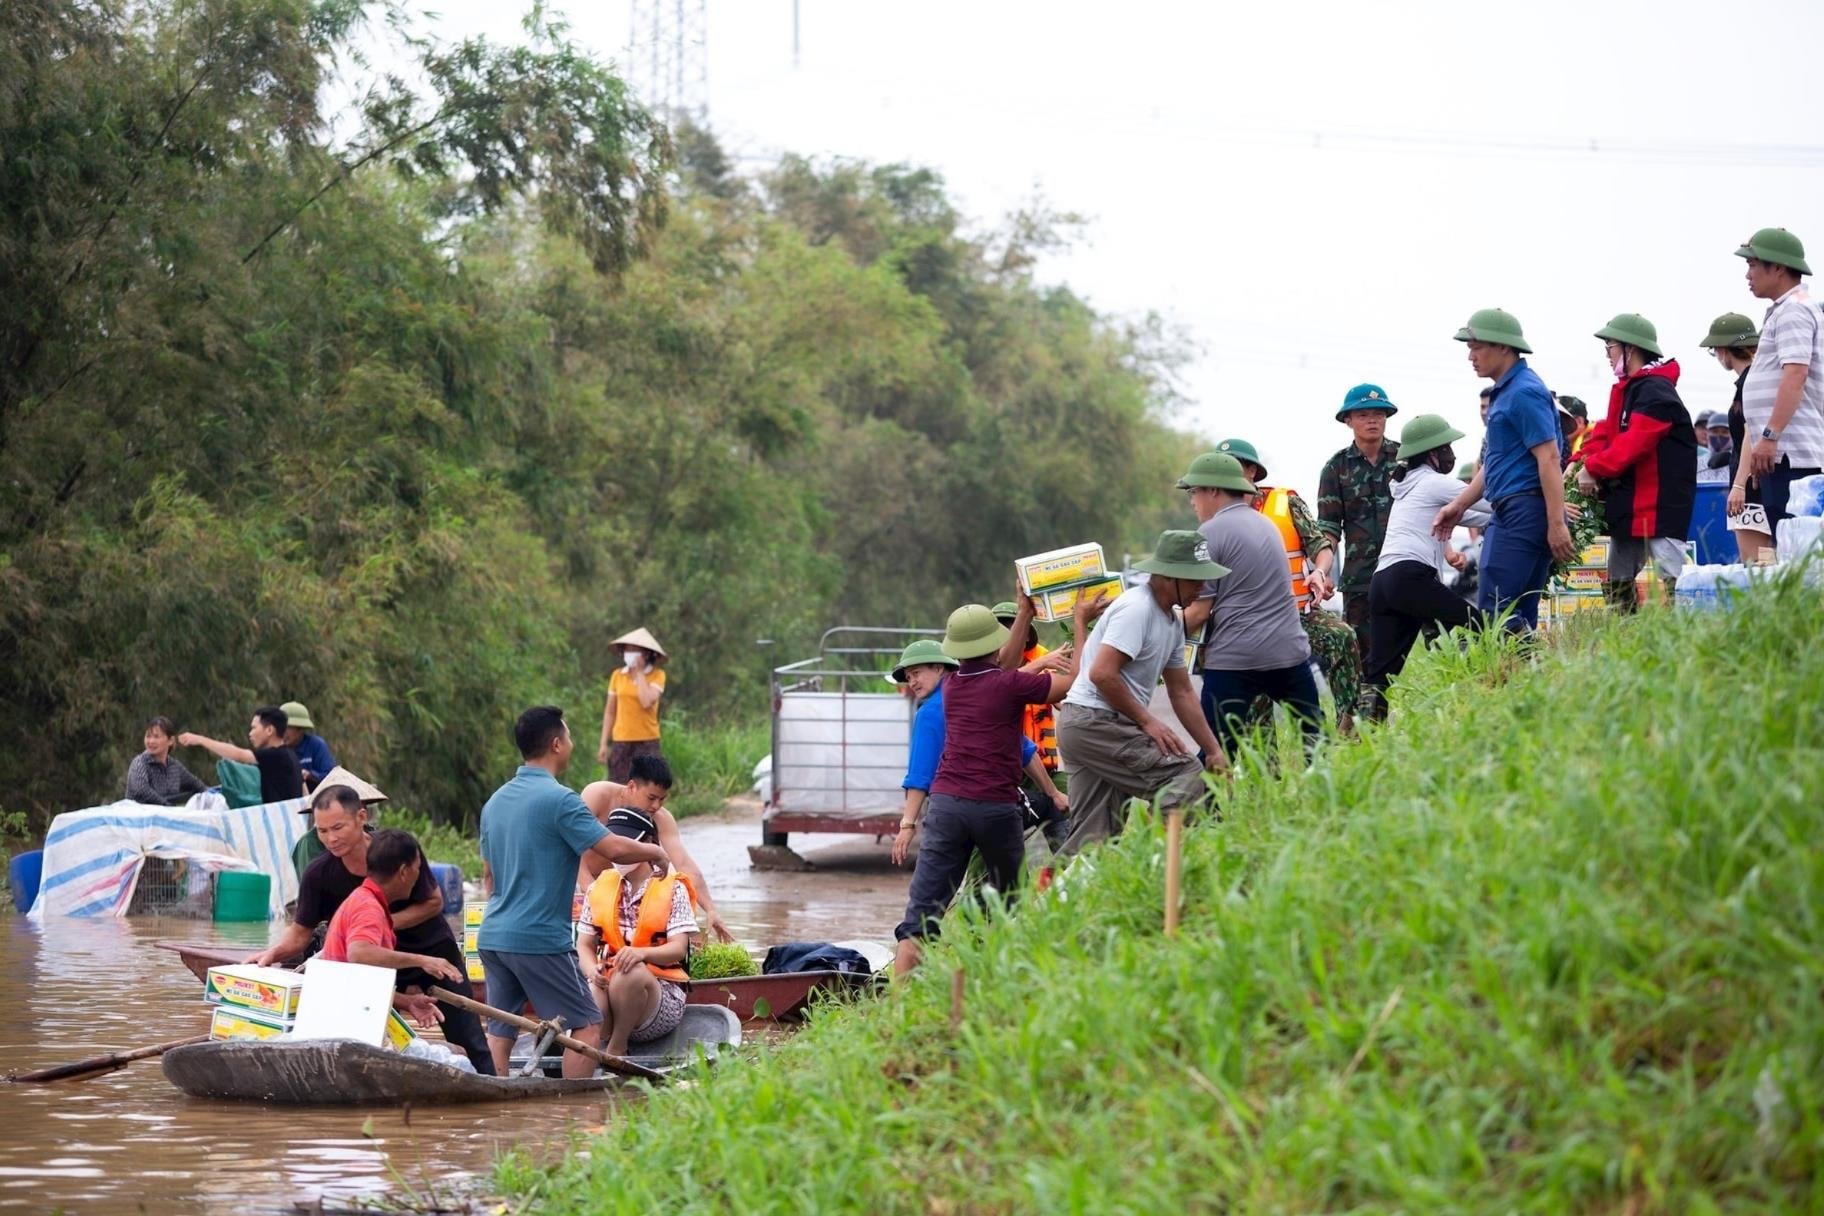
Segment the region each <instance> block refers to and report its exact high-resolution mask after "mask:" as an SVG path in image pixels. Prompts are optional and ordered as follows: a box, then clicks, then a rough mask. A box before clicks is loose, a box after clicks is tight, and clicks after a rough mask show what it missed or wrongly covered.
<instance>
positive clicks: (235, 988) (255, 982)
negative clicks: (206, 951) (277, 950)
mask: <svg viewBox="0 0 1824 1216" xmlns="http://www.w3.org/2000/svg"><path fill="white" fill-rule="evenodd" d="M303 991H304V977H303V976H302V975H299V974H298V973H297V972H296V971H286V970H285V969H284V968H282V967H255V966H254V965H252V964H251V963H235V964H232V965H230V966H226V967H211V968H209V974H208V975H207V976H205V977H204V979H203V999H204V1000H206V1001H210V1002H212V1003H216V1002H219V1003H221V1004H224V1005H238V1006H240V1007H241V1008H243V1009H257V1010H261V1011H263V1012H265V1013H270V1014H275V1015H276V1016H278V1017H282V1018H294V1017H296V1016H297V1015H298V997H299V995H300V994H302V993H303Z"/></svg>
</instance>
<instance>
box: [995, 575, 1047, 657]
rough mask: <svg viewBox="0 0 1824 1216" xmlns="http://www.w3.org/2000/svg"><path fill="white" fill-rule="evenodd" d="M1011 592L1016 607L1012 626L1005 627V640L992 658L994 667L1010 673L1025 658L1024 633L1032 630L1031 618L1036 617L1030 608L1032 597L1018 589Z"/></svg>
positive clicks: (1035, 613) (1031, 607)
mask: <svg viewBox="0 0 1824 1216" xmlns="http://www.w3.org/2000/svg"><path fill="white" fill-rule="evenodd" d="M1013 590H1014V599H1013V602H1014V603H1015V604H1016V605H1018V607H1017V608H1015V610H1014V614H1013V624H1011V625H1009V626H1007V640H1006V641H1005V642H1002V643H1001V649H1000V652H999V653H998V654H996V655H995V656H994V665H995V666H996V667H999V668H1000V669H1001V670H1002V671H1012V670H1013V669H1014V668H1016V667H1018V666H1019V665H1020V660H1021V659H1022V658H1024V657H1025V656H1026V632H1027V631H1028V630H1029V629H1031V628H1032V618H1033V617H1034V616H1036V615H1038V614H1037V612H1036V611H1035V610H1034V608H1033V606H1032V597H1031V596H1029V595H1027V594H1026V593H1025V592H1023V591H1021V590H1020V589H1019V588H1018V587H1015V588H1014V589H1013Z"/></svg>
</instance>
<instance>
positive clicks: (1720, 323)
mask: <svg viewBox="0 0 1824 1216" xmlns="http://www.w3.org/2000/svg"><path fill="white" fill-rule="evenodd" d="M1697 344H1698V345H1699V346H1710V347H1716V346H1759V345H1760V344H1761V335H1760V332H1759V331H1758V330H1756V329H1755V328H1754V322H1753V321H1752V320H1750V319H1749V318H1747V317H1744V316H1743V315H1742V314H1741V313H1739V312H1726V313H1724V314H1723V315H1722V316H1720V317H1718V318H1717V319H1716V320H1714V321H1712V322H1710V332H1709V333H1707V334H1705V335H1704V336H1703V337H1702V338H1701V339H1699V340H1698V343H1697Z"/></svg>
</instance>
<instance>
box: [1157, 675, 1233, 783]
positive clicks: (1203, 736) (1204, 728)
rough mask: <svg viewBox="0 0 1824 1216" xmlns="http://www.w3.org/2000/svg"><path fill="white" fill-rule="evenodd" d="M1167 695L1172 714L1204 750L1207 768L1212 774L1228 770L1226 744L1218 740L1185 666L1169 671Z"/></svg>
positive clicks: (1166, 680)
mask: <svg viewBox="0 0 1824 1216" xmlns="http://www.w3.org/2000/svg"><path fill="white" fill-rule="evenodd" d="M1165 695H1166V699H1167V700H1169V701H1171V703H1172V712H1173V713H1175V714H1177V715H1178V722H1179V724H1180V725H1182V726H1183V727H1184V729H1185V730H1186V731H1188V732H1190V736H1191V738H1193V739H1195V740H1196V741H1197V746H1198V747H1200V748H1202V749H1203V767H1204V769H1205V770H1206V771H1208V772H1212V773H1221V772H1226V771H1228V767H1229V758H1228V757H1227V756H1226V755H1224V754H1223V751H1222V744H1220V743H1218V742H1217V741H1216V734H1215V732H1214V731H1212V730H1211V729H1210V723H1209V719H1207V718H1205V717H1204V716H1203V706H1201V705H1199V704H1198V703H1197V693H1196V691H1195V690H1194V689H1192V688H1191V673H1190V672H1189V671H1188V670H1186V669H1185V668H1183V667H1168V668H1166V669H1165Z"/></svg>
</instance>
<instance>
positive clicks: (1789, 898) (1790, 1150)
mask: <svg viewBox="0 0 1824 1216" xmlns="http://www.w3.org/2000/svg"><path fill="white" fill-rule="evenodd" d="M1821 626H1824V614H1821V613H1820V610H1819V607H1818V603H1817V598H1816V593H1815V592H1806V591H1803V590H1801V589H1798V588H1792V587H1788V588H1784V589H1772V590H1769V591H1766V592H1763V593H1758V594H1757V595H1756V596H1755V597H1754V598H1753V599H1752V600H1751V601H1750V604H1749V606H1748V607H1747V608H1746V609H1744V610H1741V611H1738V612H1735V613H1733V614H1728V615H1701V614H1700V615H1691V614H1674V613H1671V612H1665V611H1650V612H1648V613H1646V614H1644V615H1643V616H1641V617H1640V618H1637V619H1634V620H1627V621H1603V622H1598V623H1595V624H1594V625H1592V626H1591V627H1589V628H1579V629H1577V630H1574V631H1569V632H1567V633H1566V634H1565V635H1562V636H1560V637H1559V638H1557V639H1555V640H1554V641H1553V643H1552V644H1551V645H1550V646H1549V647H1548V648H1547V649H1546V650H1545V651H1544V652H1543V653H1542V654H1541V655H1540V656H1539V657H1538V659H1537V660H1535V661H1533V662H1531V663H1527V662H1524V661H1521V660H1518V659H1517V658H1516V657H1515V656H1513V655H1512V654H1511V653H1510V652H1508V651H1506V650H1504V649H1503V648H1502V646H1501V645H1500V644H1499V643H1498V642H1495V641H1493V640H1485V641H1484V642H1483V643H1482V644H1480V645H1478V646H1477V647H1475V648H1474V649H1472V650H1471V651H1470V652H1469V653H1468V654H1466V655H1457V654H1455V653H1451V654H1448V655H1446V654H1435V653H1434V654H1432V655H1429V656H1427V657H1425V658H1423V659H1419V660H1415V663H1414V664H1413V666H1412V667H1410V668H1409V671H1408V676H1407V678H1406V680H1405V681H1404V682H1403V686H1402V688H1401V690H1400V696H1399V700H1398V702H1397V704H1398V708H1399V713H1398V715H1397V717H1396V720H1395V721H1394V722H1393V723H1392V724H1391V725H1389V726H1388V727H1386V728H1384V729H1378V730H1374V729H1371V730H1369V731H1368V732H1367V736H1366V738H1365V739H1364V740H1362V741H1361V742H1360V743H1359V744H1355V745H1351V746H1342V747H1336V748H1333V749H1331V750H1329V751H1328V752H1327V753H1326V754H1325V756H1324V757H1323V758H1322V759H1320V761H1319V763H1318V764H1317V765H1315V766H1314V767H1313V768H1312V769H1311V770H1310V771H1309V772H1306V771H1303V770H1302V769H1299V768H1297V767H1296V766H1294V767H1293V770H1292V771H1291V772H1290V774H1289V775H1288V776H1287V777H1286V778H1285V779H1284V780H1280V781H1263V780H1258V779H1256V780H1252V781H1247V782H1245V783H1243V784H1242V785H1241V786H1239V787H1238V788H1237V789H1236V790H1235V791H1234V793H1233V795H1232V796H1231V797H1230V798H1229V799H1228V801H1227V804H1226V806H1225V810H1224V820H1223V822H1222V823H1221V824H1220V825H1215V824H1208V823H1206V824H1203V825H1200V826H1198V827H1196V828H1195V829H1194V830H1193V831H1192V832H1190V833H1189V836H1188V841H1187V849H1186V858H1185V864H1186V872H1185V891H1186V898H1185V906H1184V926H1183V931H1182V933H1181V935H1180V936H1179V937H1178V938H1176V939H1173V940H1167V939H1165V938H1164V937H1163V936H1162V935H1161V933H1160V897H1161V888H1162V882H1161V874H1162V867H1163V858H1162V853H1163V850H1162V845H1161V839H1160V833H1159V832H1158V830H1157V829H1156V828H1155V827H1142V828H1137V829H1135V830H1133V831H1130V832H1129V834H1128V836H1127V838H1126V839H1124V840H1123V841H1122V842H1121V843H1120V844H1119V845H1118V846H1116V847H1113V848H1109V849H1105V850H1102V851H1100V852H1098V853H1097V854H1095V855H1094V856H1093V857H1092V858H1090V859H1087V860H1086V861H1085V862H1082V863H1079V865H1078V866H1077V867H1075V868H1073V869H1072V870H1071V871H1070V872H1069V874H1068V876H1067V878H1066V881H1065V882H1064V883H1063V885H1062V887H1061V888H1059V889H1057V890H1055V891H1054V893H1052V894H1050V895H1048V896H1046V897H1042V898H1037V899H1032V900H1029V901H1027V902H1026V903H1025V904H1023V905H1022V906H1021V908H1020V909H1019V911H1018V913H1017V915H1014V916H1011V917H1000V918H996V919H994V920H992V921H991V922H990V923H986V924H978V925H974V926H970V927H967V928H965V926H963V925H962V924H960V923H958V919H957V917H955V916H953V918H952V920H951V922H950V929H951V932H950V933H949V934H948V936H947V937H946V938H945V940H944V941H943V942H942V943H941V944H939V945H938V946H937V947H936V948H935V949H934V950H933V951H932V953H931V956H930V958H929V960H928V963H927V966H926V967H925V968H924V969H923V971H922V972H921V973H919V974H918V975H917V977H916V978H915V979H914V980H912V982H910V983H907V984H904V985H902V986H901V987H899V988H898V989H897V990H896V991H895V992H894V993H893V994H892V995H891V996H889V997H888V998H886V999H884V1000H882V1001H880V1002H878V1003H877V1004H874V1005H872V1006H869V1007H863V1008H859V1009H854V1010H839V1011H834V1012H832V1013H831V1014H829V1015H828V1016H826V1017H823V1018H820V1019H819V1020H818V1021H817V1022H816V1023H814V1024H813V1025H812V1026H811V1027H810V1028H809V1029H808V1030H807V1031H806V1032H805V1033H803V1034H802V1035H799V1036H798V1037H796V1038H795V1039H793V1040H792V1041H790V1042H787V1043H784V1044H781V1045H779V1046H778V1047H777V1048H776V1049H774V1050H773V1051H771V1052H770V1053H768V1054H767V1055H766V1056H764V1057H760V1058H754V1059H750V1060H746V1061H744V1062H743V1063H742V1064H741V1065H740V1066H738V1067H725V1068H721V1069H718V1070H716V1071H715V1072H714V1073H713V1075H711V1076H710V1077H708V1078H706V1079H705V1080H704V1081H703V1082H701V1083H699V1084H696V1085H694V1086H692V1087H689V1088H686V1089H677V1090H673V1091H668V1092H664V1093H661V1094H658V1095H655V1096H654V1097H653V1099H652V1100H651V1101H650V1102H649V1103H648V1104H646V1105H645V1106H644V1107H642V1108H641V1109H640V1111H639V1115H638V1118H637V1119H628V1120H623V1121H620V1122H618V1123H615V1124H612V1125H610V1126H609V1127H608V1128H607V1129H605V1131H604V1133H603V1135H602V1136H601V1137H600V1138H599V1139H597V1140H595V1141H592V1142H590V1143H588V1144H587V1145H586V1151H584V1152H576V1153H573V1154H572V1155H571V1156H570V1157H569V1158H568V1159H566V1161H565V1162H564V1163H563V1164H561V1165H559V1166H556V1167H538V1166H534V1165H531V1164H529V1163H528V1162H527V1161H526V1160H525V1159H523V1158H521V1157H519V1156H516V1155H511V1154H510V1155H509V1156H508V1157H507V1158H506V1159H505V1160H504V1162H503V1164H502V1166H501V1168H500V1170H499V1173H498V1181H499V1182H500V1183H501V1184H502V1185H503V1186H504V1187H506V1188H508V1189H509V1190H510V1191H512V1192H515V1193H517V1194H518V1195H519V1196H520V1197H521V1198H522V1199H523V1200H525V1201H527V1202H528V1204H529V1206H530V1207H532V1208H533V1209H534V1210H539V1211H550V1212H568V1211H585V1210H601V1209H603V1208H604V1207H607V1206H613V1207H616V1208H619V1207H626V1208H630V1209H631V1208H644V1207H653V1208H659V1207H663V1208H664V1209H665V1210H668V1211H683V1210H700V1211H709V1210H715V1211H751V1212H761V1211H805V1210H814V1211H820V1212H838V1211H865V1212H869V1213H884V1212H913V1211H916V1212H921V1213H922V1212H962V1211H971V1212H977V1211H990V1212H996V1211H999V1212H1012V1211H1028V1210H1042V1211H1046V1212H1088V1211H1097V1212H1102V1211H1134V1212H1159V1211H1180V1210H1184V1211H1211V1210H1232V1211H1275V1210H1284V1211H1313V1210H1351V1209H1375V1210H1379V1209H1386V1208H1405V1209H1408V1210H1436V1209H1439V1208H1442V1207H1459V1208H1465V1209H1469V1210H1510V1211H1538V1212H1547V1211H1549V1212H1560V1211H1567V1210H1576V1211H1605V1212H1606V1211H1613V1212H1645V1211H1652V1210H1661V1209H1673V1210H1716V1209H1733V1210H1742V1211H1749V1210H1752V1211H1766V1210H1793V1209H1800V1208H1806V1207H1809V1206H1813V1205H1815V1203H1816V1202H1817V1201H1818V1198H1819V1196H1818V1192H1817V1190H1816V1187H1817V1183H1816V1182H1815V1179H1816V1178H1817V1176H1818V1173H1819V1169H1820V1166H1824V1161H1821V1160H1820V1153H1821V1148H1820V1146H1821V1141H1820V1137H1819V1135H1818V1130H1817V1112H1818V1111H1819V1110H1820V1109H1824V1068H1821V1067H1820V1065H1821V1064H1824V1061H1821V1060H1820V1054H1821V1053H1824V1011H1821V1009H1820V1002H1819V1000H1818V993H1819V992H1820V991H1821V990H1824V922H1821V921H1820V917H1819V915H1818V909H1819V908H1820V907H1824V855H1821V854H1820V850H1819V849H1818V847H1817V844H1816V842H1817V840H1818V839H1819V837H1820V835H1821V831H1820V829H1824V744H1821V742H1820V740H1819V739H1818V737H1817V735H1816V729H1815V724H1816V722H1817V719H1818V706H1819V704H1820V703H1821V702H1824V648H1820V647H1819V646H1818V645H1817V641H1818V638H1819V636H1820V633H1821V632H1824V629H1821ZM1749 741H1752V744H1753V747H1754V755H1753V758H1752V760H1750V759H1748V758H1746V757H1745V756H1744V751H1745V744H1746V743H1748V742H1749ZM958 970H960V971H961V972H962V975H963V977H964V985H965V987H964V998H963V1001H962V1003H961V1005H960V1007H956V1006H953V1003H952V997H951V982H952V975H953V973H954V972H955V971H958ZM655 1146H662V1149H661V1148H655ZM655 1153H658V1154H659V1156H660V1157H661V1158H662V1160H663V1167H662V1168H656V1169H655V1168H654V1164H655V1156H654V1154H655Z"/></svg>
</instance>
